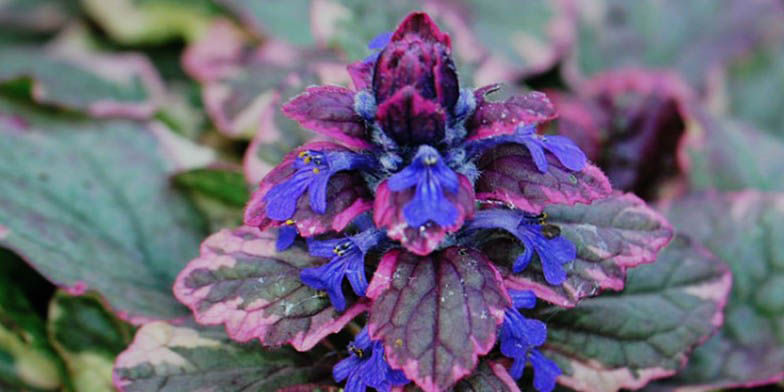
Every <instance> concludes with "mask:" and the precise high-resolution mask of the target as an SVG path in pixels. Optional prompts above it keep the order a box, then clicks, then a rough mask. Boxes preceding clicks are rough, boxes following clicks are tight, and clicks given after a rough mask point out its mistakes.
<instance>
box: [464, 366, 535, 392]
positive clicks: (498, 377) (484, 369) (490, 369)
mask: <svg viewBox="0 0 784 392" xmlns="http://www.w3.org/2000/svg"><path fill="white" fill-rule="evenodd" d="M507 367H508V365H505V364H504V363H503V362H494V361H488V360H483V361H481V362H480V363H479V366H477V367H476V369H474V372H473V373H471V376H470V377H468V378H465V379H463V380H460V382H459V383H457V385H455V387H454V388H453V389H452V391H454V392H520V388H519V387H518V386H517V382H516V381H515V380H514V379H513V378H512V376H510V375H509V371H507V370H506V368H507Z"/></svg>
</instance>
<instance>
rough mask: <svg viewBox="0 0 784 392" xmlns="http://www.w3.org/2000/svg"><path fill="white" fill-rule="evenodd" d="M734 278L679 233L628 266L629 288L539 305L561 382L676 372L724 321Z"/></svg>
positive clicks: (637, 379) (625, 384) (628, 381)
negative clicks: (650, 256)
mask: <svg viewBox="0 0 784 392" xmlns="http://www.w3.org/2000/svg"><path fill="white" fill-rule="evenodd" d="M731 282H732V279H731V274H730V271H729V270H728V269H727V267H726V266H725V265H724V264H723V263H721V262H720V261H719V260H718V259H716V258H715V257H714V256H713V255H712V254H711V253H710V252H708V251H706V250H705V249H704V248H702V247H701V246H700V245H699V244H697V243H696V242H694V241H691V240H690V239H689V238H688V237H685V236H676V237H675V239H674V240H673V241H672V244H671V245H670V246H668V247H667V248H665V249H664V250H663V251H662V252H661V254H660V256H659V259H658V260H657V261H656V263H653V264H649V265H644V266H641V267H639V268H635V269H633V270H630V271H629V277H628V280H627V284H626V288H625V289H624V291H622V292H619V293H608V294H604V295H602V296H599V297H595V298H589V299H585V300H583V301H581V302H580V303H579V304H578V305H577V306H576V307H574V308H572V309H559V308H556V307H551V308H547V309H543V310H540V311H539V312H538V313H539V317H540V318H542V319H546V320H547V330H548V338H547V344H546V345H545V348H543V349H542V351H543V352H544V353H545V354H547V355H548V356H550V357H551V358H553V359H554V360H555V361H556V362H557V363H558V364H559V365H560V367H561V369H563V372H564V373H563V375H562V376H561V377H559V378H558V382H559V383H561V384H562V385H566V386H568V387H570V388H574V389H576V390H579V391H587V392H593V391H596V392H611V391H617V390H619V389H639V388H641V387H643V386H644V385H645V384H647V383H648V382H649V381H651V380H652V379H657V378H662V377H666V376H668V375H672V374H674V373H675V372H677V371H678V369H680V368H681V367H682V366H684V365H685V364H686V360H687V357H688V355H689V353H690V352H691V350H692V349H693V348H694V346H696V345H699V344H701V343H702V342H704V341H705V340H706V339H708V338H709V337H710V336H711V335H712V334H713V333H714V332H715V331H716V329H717V328H718V327H719V326H721V324H722V321H723V320H724V317H723V313H722V309H723V308H724V306H725V304H726V302H727V297H728V294H729V291H730V286H731ZM698 350H699V349H698Z"/></svg>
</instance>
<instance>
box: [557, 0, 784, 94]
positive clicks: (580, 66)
mask: <svg viewBox="0 0 784 392" xmlns="http://www.w3.org/2000/svg"><path fill="white" fill-rule="evenodd" d="M573 5H574V6H576V9H575V10H574V11H576V15H577V20H576V21H573V22H572V23H576V24H577V31H578V34H580V37H581V39H578V40H576V41H575V42H576V46H575V47H574V49H573V52H574V53H573V55H572V56H570V57H569V59H568V61H567V62H566V63H565V64H564V73H565V75H566V77H567V79H568V80H570V81H572V82H577V81H580V80H582V79H584V78H586V77H591V76H593V75H595V74H596V73H599V72H602V71H606V70H610V69H616V68H620V67H629V66H632V67H634V66H636V67H641V66H642V67H656V68H661V67H669V68H674V69H675V70H676V71H678V73H680V74H681V75H684V76H685V78H686V80H687V81H689V83H690V84H691V85H692V86H694V87H696V88H697V89H698V90H700V91H703V90H704V89H705V87H706V85H707V84H708V79H709V77H710V75H714V74H715V72H716V71H717V70H722V68H724V67H726V66H727V65H728V64H730V63H731V62H733V61H734V60H738V59H739V58H741V57H742V56H743V55H744V54H746V53H748V52H749V51H750V50H751V49H752V48H754V47H755V46H757V45H759V44H760V43H761V42H764V41H765V40H768V39H771V38H774V39H775V38H778V37H780V36H781V30H780V26H781V20H782V18H783V17H784V6H782V4H781V3H780V2H778V1H775V0H761V1H754V2H748V1H745V0H730V1H690V2H682V1H678V0H666V1H656V2H643V3H638V2H629V1H625V0H597V1H591V2H587V1H573ZM662 21H668V23H662ZM675 26H677V27H675ZM777 35H778V37H776V36H777ZM779 39H780V38H779Z"/></svg>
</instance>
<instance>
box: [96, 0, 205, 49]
mask: <svg viewBox="0 0 784 392" xmlns="http://www.w3.org/2000/svg"><path fill="white" fill-rule="evenodd" d="M81 3H82V7H83V8H84V10H85V11H86V12H87V14H88V15H90V16H91V17H92V19H93V20H94V21H95V22H97V23H98V24H99V25H100V26H101V27H102V28H103V30H104V31H106V32H107V33H108V34H109V35H110V36H111V37H112V38H113V39H114V40H116V41H118V42H120V43H123V44H129V45H138V44H153V43H162V42H165V41H169V40H173V39H176V38H182V39H185V40H186V41H191V40H194V39H196V38H198V37H199V36H201V35H202V34H204V32H205V31H206V29H207V26H208V25H209V23H210V19H211V17H212V16H213V15H214V14H215V13H216V9H215V6H214V5H212V4H211V3H210V1H208V0H81Z"/></svg>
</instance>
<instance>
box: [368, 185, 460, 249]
mask: <svg viewBox="0 0 784 392" xmlns="http://www.w3.org/2000/svg"><path fill="white" fill-rule="evenodd" d="M458 178H459V179H460V187H459V190H458V192H457V194H456V195H453V194H446V198H447V200H449V201H450V202H452V203H453V204H454V205H455V206H456V207H457V211H458V219H457V221H455V223H454V224H453V225H452V226H450V227H441V226H439V225H437V224H435V223H433V222H432V221H429V222H427V223H426V224H425V225H423V226H420V227H411V226H409V225H408V223H407V222H406V218H405V216H404V206H405V205H406V204H407V203H408V202H409V201H410V200H411V199H412V198H413V197H414V193H415V188H414V187H412V188H409V189H406V190H403V191H401V192H392V191H391V190H390V189H389V186H388V184H387V181H384V182H382V183H381V184H380V185H379V186H378V188H377V189H376V197H375V199H374V205H373V220H374V221H375V223H376V226H378V227H380V228H384V229H386V230H387V235H388V236H389V237H390V238H392V239H394V240H397V241H400V243H401V244H402V245H403V246H405V247H406V249H408V250H409V251H411V252H414V253H416V254H419V255H427V254H428V253H430V252H432V251H433V250H434V249H436V248H437V247H438V245H439V244H440V243H441V240H443V239H444V237H445V236H446V235H447V233H453V232H455V231H457V230H460V228H461V227H462V226H463V222H465V220H466V219H470V218H471V217H472V216H473V215H474V208H475V205H474V204H475V202H474V190H473V187H472V186H471V182H470V181H469V180H468V178H466V177H465V176H463V175H462V174H458Z"/></svg>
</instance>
